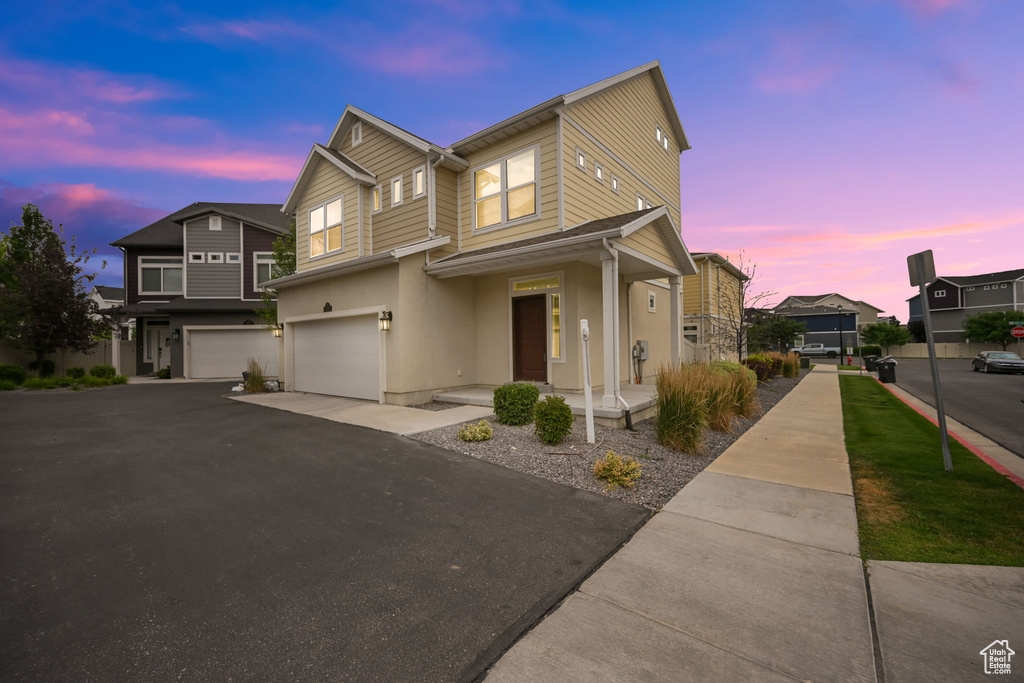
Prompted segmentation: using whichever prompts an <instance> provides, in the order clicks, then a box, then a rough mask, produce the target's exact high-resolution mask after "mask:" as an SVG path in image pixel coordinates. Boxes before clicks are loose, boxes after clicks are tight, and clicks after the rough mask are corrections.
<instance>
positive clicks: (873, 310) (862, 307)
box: [773, 292, 882, 349]
mask: <svg viewBox="0 0 1024 683" xmlns="http://www.w3.org/2000/svg"><path fill="white" fill-rule="evenodd" d="M881 312H882V309H880V308H878V307H877V306H872V305H871V304H869V303H866V302H864V301H860V300H857V299H851V298H850V297H847V296H843V295H842V294H837V293H835V292H832V293H830V294H814V295H811V296H788V297H786V298H785V299H783V300H782V302H781V303H779V305H778V306H776V307H775V310H774V311H773V313H775V314H776V315H784V316H786V317H787V318H792V319H794V320H796V321H797V322H801V323H803V324H804V326H805V327H806V329H807V331H806V332H805V333H804V337H803V339H802V340H801V341H800V342H799V343H807V344H811V343H820V344H824V345H825V346H841V347H843V348H847V349H852V348H853V347H856V346H860V331H861V329H862V328H863V327H864V326H865V325H870V324H872V323H877V322H878V314H879V313H881Z"/></svg>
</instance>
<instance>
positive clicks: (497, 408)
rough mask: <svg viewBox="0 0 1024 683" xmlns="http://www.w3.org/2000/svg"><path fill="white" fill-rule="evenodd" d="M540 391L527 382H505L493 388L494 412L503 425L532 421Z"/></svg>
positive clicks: (523, 423)
mask: <svg viewBox="0 0 1024 683" xmlns="http://www.w3.org/2000/svg"><path fill="white" fill-rule="evenodd" d="M538 398H540V391H539V390H538V389H537V387H536V386H535V385H533V384H530V383H529V382H515V383H513V384H505V385H503V386H500V387H498V388H497V389H495V390H494V414H495V415H496V416H497V417H498V422H500V423H501V424H503V425H525V424H530V423H531V422H533V410H534V407H535V406H536V405H537V399H538Z"/></svg>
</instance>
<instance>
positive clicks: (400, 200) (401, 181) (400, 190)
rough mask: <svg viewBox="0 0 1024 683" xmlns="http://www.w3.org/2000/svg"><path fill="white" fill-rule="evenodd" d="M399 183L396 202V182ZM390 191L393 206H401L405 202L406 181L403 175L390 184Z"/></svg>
mask: <svg viewBox="0 0 1024 683" xmlns="http://www.w3.org/2000/svg"><path fill="white" fill-rule="evenodd" d="M396 180H397V181H398V200H397V201H396V200H395V181H396ZM388 190H389V191H390V192H391V206H392V208H394V207H396V206H401V205H402V203H403V202H404V201H405V180H404V179H403V178H402V176H401V175H396V176H395V177H394V178H392V179H391V180H390V181H389V182H388Z"/></svg>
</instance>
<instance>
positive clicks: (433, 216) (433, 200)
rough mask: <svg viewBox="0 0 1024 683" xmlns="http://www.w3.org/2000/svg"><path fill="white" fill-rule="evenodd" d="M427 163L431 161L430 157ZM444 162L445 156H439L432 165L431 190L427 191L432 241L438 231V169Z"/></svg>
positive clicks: (428, 232)
mask: <svg viewBox="0 0 1024 683" xmlns="http://www.w3.org/2000/svg"><path fill="white" fill-rule="evenodd" d="M427 161H428V162H429V161H430V157H429V156H428V157H427ZM442 161H444V155H443V154H439V155H437V159H436V160H435V161H434V162H433V163H432V164H431V165H430V188H429V189H428V190H427V191H428V192H429V193H430V203H429V204H428V208H429V211H428V213H427V222H428V224H427V236H428V237H429V238H430V239H434V236H435V233H436V231H437V167H438V166H439V165H440V164H441V162H442ZM414 190H415V189H414Z"/></svg>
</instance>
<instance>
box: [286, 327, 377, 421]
mask: <svg viewBox="0 0 1024 683" xmlns="http://www.w3.org/2000/svg"><path fill="white" fill-rule="evenodd" d="M292 348H293V357H294V368H295V379H294V387H295V390H296V391H308V392H310V393H314V394H329V395H332V396H348V397H351V398H365V399H369V400H373V401H376V400H378V399H379V398H380V336H379V332H378V328H377V319H376V317H373V316H357V317H351V318H332V319H329V320H315V321H310V322H303V323H296V324H295V325H294V326H293V327H292Z"/></svg>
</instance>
